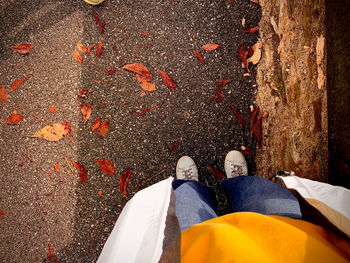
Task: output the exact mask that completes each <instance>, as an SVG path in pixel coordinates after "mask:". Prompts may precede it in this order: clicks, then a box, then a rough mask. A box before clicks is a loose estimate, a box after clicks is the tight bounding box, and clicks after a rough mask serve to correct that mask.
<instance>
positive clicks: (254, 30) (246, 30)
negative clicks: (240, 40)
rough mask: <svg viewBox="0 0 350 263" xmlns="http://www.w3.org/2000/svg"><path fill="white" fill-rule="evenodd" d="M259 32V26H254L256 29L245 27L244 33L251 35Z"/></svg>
mask: <svg viewBox="0 0 350 263" xmlns="http://www.w3.org/2000/svg"><path fill="white" fill-rule="evenodd" d="M258 30H259V26H254V27H245V28H244V29H243V31H244V32H246V33H249V34H253V33H254V32H256V31H258Z"/></svg>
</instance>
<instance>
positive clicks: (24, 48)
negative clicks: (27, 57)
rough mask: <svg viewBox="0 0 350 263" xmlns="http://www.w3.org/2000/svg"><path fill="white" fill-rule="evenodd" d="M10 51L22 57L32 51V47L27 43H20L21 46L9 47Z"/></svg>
mask: <svg viewBox="0 0 350 263" xmlns="http://www.w3.org/2000/svg"><path fill="white" fill-rule="evenodd" d="M10 48H11V49H12V50H14V51H16V52H18V53H20V54H22V55H24V54H27V53H29V52H30V50H31V49H32V45H31V44H29V43H22V44H18V45H16V46H12V47H10Z"/></svg>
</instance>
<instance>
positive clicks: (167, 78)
mask: <svg viewBox="0 0 350 263" xmlns="http://www.w3.org/2000/svg"><path fill="white" fill-rule="evenodd" d="M158 72H159V73H160V75H161V76H162V80H163V83H164V84H165V86H167V87H168V88H170V90H173V89H174V88H175V87H176V83H175V82H174V81H173V79H172V78H171V77H170V76H169V75H168V73H166V72H165V71H163V70H160V69H158Z"/></svg>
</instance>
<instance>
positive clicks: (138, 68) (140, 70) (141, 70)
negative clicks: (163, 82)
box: [123, 63, 151, 77]
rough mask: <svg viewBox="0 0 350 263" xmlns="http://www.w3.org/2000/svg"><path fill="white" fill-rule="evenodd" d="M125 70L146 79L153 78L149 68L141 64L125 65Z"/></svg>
mask: <svg viewBox="0 0 350 263" xmlns="http://www.w3.org/2000/svg"><path fill="white" fill-rule="evenodd" d="M123 69H125V70H129V71H132V72H135V73H137V74H140V75H142V76H146V77H148V76H151V72H149V70H148V68H147V67H146V66H144V65H142V64H140V63H134V64H128V65H125V66H124V67H123Z"/></svg>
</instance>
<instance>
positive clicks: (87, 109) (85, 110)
mask: <svg viewBox="0 0 350 263" xmlns="http://www.w3.org/2000/svg"><path fill="white" fill-rule="evenodd" d="M80 112H81V114H82V115H83V119H84V124H85V123H86V122H87V120H88V119H89V118H90V116H91V113H92V107H91V104H90V103H89V104H83V105H82V106H81V109H80Z"/></svg>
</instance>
